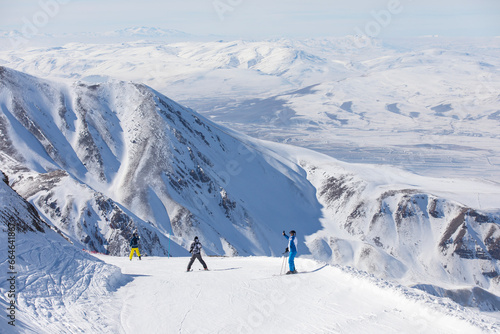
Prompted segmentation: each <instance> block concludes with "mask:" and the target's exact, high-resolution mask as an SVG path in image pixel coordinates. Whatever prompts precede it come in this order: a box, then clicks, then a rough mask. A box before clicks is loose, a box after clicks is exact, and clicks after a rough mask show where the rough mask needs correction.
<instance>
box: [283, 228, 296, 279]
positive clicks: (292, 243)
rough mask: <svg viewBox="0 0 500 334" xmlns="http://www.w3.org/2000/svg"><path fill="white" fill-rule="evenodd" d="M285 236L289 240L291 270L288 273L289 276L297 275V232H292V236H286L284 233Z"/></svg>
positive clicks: (288, 249)
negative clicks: (295, 260) (295, 261)
mask: <svg viewBox="0 0 500 334" xmlns="http://www.w3.org/2000/svg"><path fill="white" fill-rule="evenodd" d="M283 236H284V237H285V238H287V239H288V247H287V249H286V250H287V251H289V252H290V253H289V255H288V265H289V267H290V270H289V271H287V273H286V274H287V275H290V274H296V273H297V270H295V263H294V259H295V255H297V238H296V237H295V231H294V230H291V231H290V236H288V235H286V233H285V231H283Z"/></svg>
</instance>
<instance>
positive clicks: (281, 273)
mask: <svg viewBox="0 0 500 334" xmlns="http://www.w3.org/2000/svg"><path fill="white" fill-rule="evenodd" d="M284 266H285V255H283V262H282V263H281V270H280V275H283V267H284Z"/></svg>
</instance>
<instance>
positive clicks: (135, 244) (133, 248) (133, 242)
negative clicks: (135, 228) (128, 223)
mask: <svg viewBox="0 0 500 334" xmlns="http://www.w3.org/2000/svg"><path fill="white" fill-rule="evenodd" d="M139 239H140V237H139V235H138V234H137V232H134V234H133V235H132V239H130V261H132V257H134V253H137V256H138V257H139V260H140V259H141V253H139Z"/></svg>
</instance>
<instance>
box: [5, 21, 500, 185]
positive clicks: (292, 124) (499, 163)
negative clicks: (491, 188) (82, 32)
mask: <svg viewBox="0 0 500 334" xmlns="http://www.w3.org/2000/svg"><path fill="white" fill-rule="evenodd" d="M148 31H149V30H147V29H145V28H141V29H138V28H136V29H133V30H126V31H120V32H114V33H110V34H107V35H106V36H104V37H103V36H100V39H99V38H98V37H99V36H95V37H94V40H95V41H101V43H94V44H89V43H65V44H58V42H57V41H58V39H54V40H49V41H50V44H51V45H55V46H52V47H29V48H26V49H16V50H9V49H5V50H2V51H0V65H5V66H8V67H10V68H13V69H17V70H20V71H23V72H26V73H30V74H32V75H36V76H39V77H47V78H53V79H56V78H57V80H60V79H66V80H68V81H69V82H73V81H74V80H76V79H82V78H86V79H87V80H88V81H90V82H99V81H103V80H104V81H105V80H107V79H106V77H112V78H118V79H122V80H127V81H128V80H131V81H134V82H143V83H145V84H147V85H149V86H151V87H153V88H155V89H156V90H158V91H159V92H161V93H163V94H165V95H167V96H169V97H170V98H172V99H174V100H176V101H178V102H180V103H182V104H184V105H187V106H188V107H191V108H193V109H195V110H196V111H197V112H200V113H203V114H205V115H206V116H208V117H211V118H212V119H213V120H215V121H217V122H219V123H223V124H225V125H228V126H230V127H231V128H234V129H237V130H240V131H242V132H244V133H247V134H250V135H252V136H254V137H258V138H261V139H267V140H272V141H277V142H284V143H289V144H293V145H298V146H303V147H307V148H311V149H314V150H317V151H320V152H323V153H326V154H328V155H331V156H333V157H335V158H337V159H340V160H344V161H349V162H361V163H377V164H389V165H396V166H400V167H402V168H405V169H408V170H410V171H413V172H416V173H419V174H422V175H429V176H453V177H472V178H474V177H477V178H483V179H487V180H490V181H494V182H499V181H500V159H499V158H498V157H499V156H500V151H499V150H500V149H499V148H500V140H499V133H500V132H499V131H498V129H499V128H500V107H499V99H500V98H499V93H498V92H500V81H499V78H500V75H499V71H500V39H499V38H489V39H446V38H430V37H427V38H414V39H410V40H404V41H403V40H388V41H384V42H382V41H377V40H368V41H366V40H363V41H360V40H359V39H358V38H356V37H352V36H351V37H346V38H324V39H307V40H290V39H276V40H266V41H242V40H226V41H223V40H219V41H193V40H192V39H195V37H193V36H188V35H185V34H180V33H179V32H177V34H174V35H172V32H163V35H162V34H160V32H159V31H157V30H156V29H155V30H154V31H152V32H151V31H149V32H148ZM133 33H135V35H134V34H133ZM112 36H114V39H111V37H112ZM120 36H121V38H122V40H123V39H124V38H125V37H124V36H126V37H127V39H126V42H118V41H120ZM134 36H135V37H136V39H137V38H141V40H140V41H131V40H132V38H133V37H134ZM190 39H191V41H190ZM89 40H90V39H89ZM181 40H184V41H181ZM4 41H5V45H8V39H7V38H4ZM113 41H114V42H113ZM47 43H49V42H47Z"/></svg>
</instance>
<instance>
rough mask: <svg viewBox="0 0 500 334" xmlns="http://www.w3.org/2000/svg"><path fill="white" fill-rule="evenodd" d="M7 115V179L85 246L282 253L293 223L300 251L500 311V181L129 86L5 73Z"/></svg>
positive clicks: (1, 124)
mask: <svg viewBox="0 0 500 334" xmlns="http://www.w3.org/2000/svg"><path fill="white" fill-rule="evenodd" d="M0 108H1V114H0V131H1V132H0V133H1V134H2V136H1V137H0V140H1V143H2V145H1V151H0V163H1V165H0V166H1V170H2V171H3V172H4V173H5V174H6V175H7V176H8V179H9V184H10V185H11V186H12V188H13V189H15V190H16V191H17V192H18V193H19V194H20V195H21V196H23V197H24V198H25V199H27V200H28V201H29V202H30V203H32V204H33V205H34V206H35V207H36V208H37V210H38V211H39V212H40V213H41V214H42V217H43V219H44V220H45V221H47V222H48V223H49V224H50V225H51V226H54V227H57V228H58V229H59V230H60V231H61V232H62V233H63V234H64V235H65V236H66V237H67V238H69V239H70V240H71V242H72V243H73V244H74V245H75V246H76V248H78V249H81V248H85V249H87V250H89V251H98V252H101V253H107V254H111V255H124V254H125V253H126V251H127V240H128V238H129V236H130V234H131V232H132V231H133V230H135V229H138V230H139V232H140V234H141V236H142V246H141V247H143V248H144V249H145V250H146V252H147V253H148V254H149V255H157V256H165V255H167V254H172V255H175V256H179V255H186V254H187V252H186V251H185V248H187V246H188V244H189V243H190V241H191V240H192V238H193V237H194V236H195V235H197V236H199V237H200V239H201V240H203V244H204V247H205V248H204V249H205V251H206V253H207V254H213V255H228V256H234V255H267V256H276V255H280V254H281V253H282V252H283V249H284V247H285V244H286V241H285V240H284V239H283V237H282V236H281V231H282V230H284V229H292V228H293V229H295V230H297V231H298V232H299V241H300V244H299V252H300V253H301V254H302V255H305V254H309V256H311V257H313V258H315V259H317V260H320V261H325V262H326V263H330V264H341V265H344V266H354V267H356V268H358V269H362V270H366V271H368V272H370V273H372V274H375V275H377V276H378V277H383V278H387V279H390V280H395V281H397V282H400V283H402V284H404V285H407V286H417V287H419V288H421V289H425V290H426V291H429V292H433V293H435V294H441V295H449V296H452V297H453V296H455V297H456V296H458V297H456V298H455V299H457V300H458V301H460V302H462V303H463V304H465V305H470V306H477V307H480V308H481V309H483V310H498V309H499V308H500V304H499V303H498V300H497V298H498V297H496V296H495V295H497V296H498V295H500V287H499V283H500V281H499V277H500V276H499V272H500V268H498V260H499V259H500V253H499V249H500V230H499V223H500V211H499V209H498V201H499V199H500V187H499V186H498V184H496V183H492V182H484V181H480V180H464V179H451V178H450V179H441V178H429V177H422V176H418V175H415V174H411V173H408V172H405V171H402V170H399V169H396V168H392V167H384V166H374V165H356V164H348V163H343V162H340V161H338V160H335V159H333V158H331V157H329V156H325V155H322V154H320V153H316V152H313V151H309V150H306V149H302V148H298V147H294V146H287V145H282V144H277V143H271V142H264V141H260V140H257V139H253V138H250V137H247V136H245V135H243V134H240V133H237V132H235V131H232V130H230V129H228V128H224V127H222V126H220V125H217V124H215V123H213V122H211V121H209V120H207V119H205V118H204V117H203V116H201V115H199V114H197V113H195V112H194V111H192V110H190V109H187V108H185V107H182V106H181V105H179V104H177V103H175V102H174V101H172V100H170V99H168V98H167V97H165V96H164V95H162V94H160V93H158V92H157V91H155V90H153V89H151V88H149V87H147V86H145V85H142V84H136V83H132V82H122V81H115V80H107V81H102V82H99V83H89V82H84V81H79V82H76V83H74V84H72V85H71V86H68V85H66V84H59V83H54V82H51V81H47V80H43V79H38V78H35V77H32V76H29V75H26V74H23V73H20V72H17V71H14V70H11V69H8V68H5V67H1V68H0ZM183 248H184V249H183ZM459 290H460V291H468V292H469V293H470V294H472V293H474V295H473V296H474V298H470V300H469V299H467V300H463V298H462V297H463V296H464V294H465V292H462V293H460V292H457V291H459ZM460 298H462V299H460Z"/></svg>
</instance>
